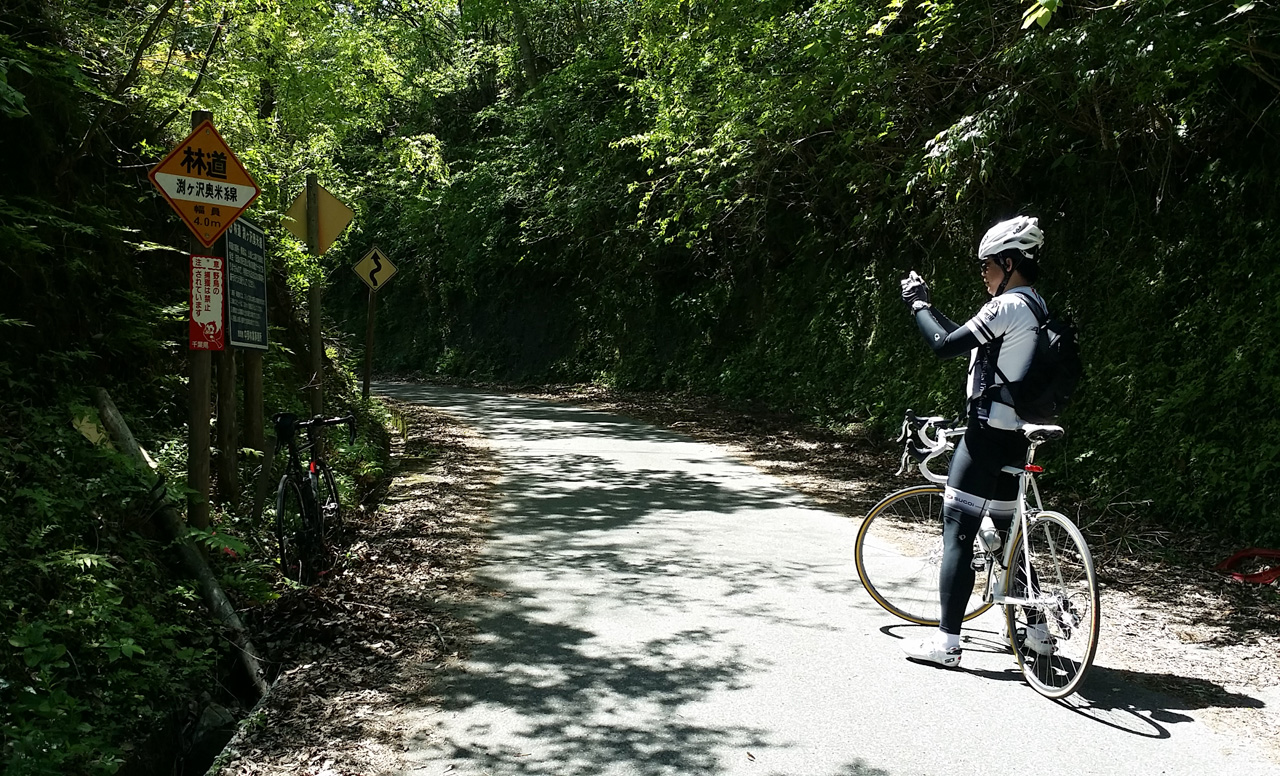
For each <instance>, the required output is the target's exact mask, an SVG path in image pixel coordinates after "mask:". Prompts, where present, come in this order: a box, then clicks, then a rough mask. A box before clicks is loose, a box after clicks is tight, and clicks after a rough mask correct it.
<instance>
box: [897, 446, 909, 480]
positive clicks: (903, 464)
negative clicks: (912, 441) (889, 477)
mask: <svg viewBox="0 0 1280 776" xmlns="http://www.w3.org/2000/svg"><path fill="white" fill-rule="evenodd" d="M910 457H911V456H910V454H909V453H907V451H906V450H903V451H902V459H901V460H900V461H899V462H898V470H897V471H896V472H894V473H893V476H895V477H901V476H902V475H903V474H905V473H906V471H907V464H908V459H910Z"/></svg>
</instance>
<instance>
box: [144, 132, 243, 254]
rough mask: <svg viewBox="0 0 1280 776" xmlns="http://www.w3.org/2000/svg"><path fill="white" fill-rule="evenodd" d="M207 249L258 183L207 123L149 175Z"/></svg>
mask: <svg viewBox="0 0 1280 776" xmlns="http://www.w3.org/2000/svg"><path fill="white" fill-rule="evenodd" d="M147 177H149V178H150V179H151V182H152V183H153V184H155V187H156V188H157V189H159V190H160V193H161V194H163V195H164V198H165V199H166V200H168V201H169V204H170V205H171V206H172V207H173V209H174V210H176V211H177V212H178V215H180V216H182V220H183V221H185V222H186V223H187V226H188V227H189V228H190V229H191V232H192V234H194V235H195V236H196V239H197V240H199V241H200V242H201V244H203V245H204V246H205V247H206V248H208V247H212V246H213V244H214V243H215V242H217V240H218V238H219V237H220V236H222V233H223V232H225V231H226V230H227V227H229V226H231V222H233V221H235V220H236V218H238V217H239V216H240V214H241V213H243V212H244V211H245V209H246V208H248V207H249V205H250V204H251V203H252V202H253V201H254V200H255V199H257V197H258V193H259V189H258V184H256V183H254V182H253V178H252V177H251V176H250V175H249V173H248V172H247V171H246V170H245V169H244V167H243V166H241V164H240V160H239V159H237V158H236V155H235V154H233V153H231V149H230V148H228V147H227V143H226V141H225V140H223V139H222V136H221V135H219V134H218V130H216V129H214V128H213V122H211V121H205V122H202V123H201V124H200V126H198V127H196V129H195V131H194V132H192V133H191V135H190V136H189V137H187V139H186V140H183V141H182V142H181V143H179V144H178V147H177V148H175V149H173V152H172V153H170V154H169V155H168V156H166V157H165V159H164V161H162V162H160V164H157V165H156V166H155V167H154V168H153V169H152V170H151V172H150V173H149V174H148V176H147Z"/></svg>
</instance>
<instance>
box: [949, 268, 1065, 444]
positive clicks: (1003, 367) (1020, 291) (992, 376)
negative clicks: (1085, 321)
mask: <svg viewBox="0 0 1280 776" xmlns="http://www.w3.org/2000/svg"><path fill="white" fill-rule="evenodd" d="M1015 292H1016V293H1015ZM1027 294H1029V295H1031V296H1032V297H1033V298H1034V299H1035V300H1036V302H1038V303H1039V304H1040V309H1041V311H1043V313H1044V314H1045V315H1046V316H1047V315H1048V312H1049V308H1048V306H1047V305H1045V302H1044V299H1043V298H1041V296H1040V295H1039V294H1037V293H1036V291H1035V289H1034V288H1031V287H1030V286H1018V287H1017V288H1016V289H1013V288H1011V289H1008V290H1006V291H1005V292H1004V293H1003V294H1000V295H999V296H995V297H992V298H991V301H989V302H987V303H986V304H985V305H983V306H982V309H981V310H979V311H978V314H977V315H975V316H973V317H972V318H970V319H969V320H968V321H967V322H966V323H965V324H964V326H965V328H967V329H968V330H969V331H970V332H972V333H973V336H974V337H976V338H977V340H978V347H976V348H974V349H973V350H972V351H971V353H970V356H969V386H968V388H969V398H970V399H976V398H978V397H980V396H983V395H984V393H985V391H986V390H987V389H988V388H990V387H991V386H993V385H1003V384H1004V383H1005V379H1007V380H1008V381H1009V382H1017V381H1018V380H1021V379H1022V377H1023V375H1025V374H1026V373H1027V369H1028V368H1029V367H1030V366H1031V358H1032V356H1034V355H1035V352H1036V340H1037V332H1038V330H1039V327H1040V322H1039V320H1038V319H1037V318H1036V314H1035V312H1033V311H1032V309H1031V307H1030V303H1029V302H1028V301H1027V296H1026V295H1027ZM997 370H998V371H997ZM1002 375H1003V377H1002ZM997 405H998V406H993V407H992V408H991V410H990V414H989V417H987V418H985V419H986V420H987V422H988V423H989V424H990V425H992V426H993V427H995V428H1005V429H1014V428H1017V427H1018V417H1017V415H1016V414H1015V413H1014V412H1013V408H1012V407H1009V406H1008V405H999V404H998V403H997Z"/></svg>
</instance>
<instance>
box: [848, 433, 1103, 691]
mask: <svg viewBox="0 0 1280 776" xmlns="http://www.w3.org/2000/svg"><path fill="white" fill-rule="evenodd" d="M1020 430H1021V431H1022V433H1023V434H1025V435H1026V437H1027V439H1028V440H1029V441H1030V443H1031V444H1030V446H1029V447H1028V448H1027V460H1026V464H1025V465H1024V466H1023V467H1022V468H1017V467H1014V466H1006V467H1004V472H1005V473H1006V474H1008V475H1010V476H1012V477H1017V478H1018V498H1017V501H1016V505H1017V514H1016V515H1015V516H1014V519H1013V523H1012V525H1011V527H1010V532H1011V533H1012V534H1013V536H1012V540H1011V541H1009V540H1008V539H1009V537H1001V539H1002V541H1000V542H999V546H996V547H993V548H991V549H988V547H987V545H986V544H984V542H983V537H984V536H986V537H989V536H991V532H989V531H991V529H993V526H992V524H991V522H990V519H989V518H988V517H987V516H986V515H983V529H982V530H980V531H979V535H978V536H977V537H975V538H974V560H973V565H974V569H975V570H976V572H977V573H976V574H975V579H974V587H973V591H972V593H971V595H970V598H969V605H968V608H967V609H966V612H965V617H964V619H965V621H969V620H971V619H973V618H974V617H977V616H978V615H980V614H982V613H983V612H985V611H987V610H988V609H990V608H991V607H992V606H1002V607H1004V618H1005V629H1004V633H1005V638H1007V639H1008V645H1009V648H1010V649H1011V650H1012V651H1013V653H1014V655H1015V656H1016V657H1017V659H1018V666H1019V667H1020V668H1021V670H1022V675H1023V676H1024V677H1025V678H1026V680H1027V683H1028V684H1030V685H1031V686H1032V687H1033V688H1034V689H1035V690H1036V691H1037V692H1039V693H1040V694H1041V695H1044V696H1046V697H1048V698H1063V697H1065V696H1067V695H1070V694H1071V693H1073V692H1075V691H1076V690H1077V689H1078V688H1079V687H1080V684H1081V682H1083V681H1084V677H1085V674H1086V673H1087V672H1088V670H1089V666H1090V665H1092V664H1093V657H1094V653H1095V651H1096V650H1097V647H1098V626H1099V614H1098V580H1097V576H1096V575H1095V573H1094V568H1093V557H1092V556H1091V555H1090V553H1089V546H1088V544H1086V543H1085V540H1084V536H1083V535H1082V534H1081V533H1080V529H1078V528H1077V527H1076V526H1075V524H1074V523H1073V522H1071V520H1070V519H1069V518H1068V517H1067V516H1066V515H1063V514H1062V513H1060V512H1052V511H1048V510H1045V509H1044V508H1043V507H1042V504H1041V501H1040V489H1039V487H1038V486H1037V484H1036V478H1035V475H1037V474H1039V473H1041V472H1042V471H1044V469H1043V468H1042V467H1040V466H1037V465H1036V463H1035V455H1036V448H1037V447H1039V446H1040V445H1041V444H1044V443H1045V442H1049V441H1052V440H1055V439H1059V438H1061V437H1062V435H1063V430H1062V428H1061V427H1060V426H1048V425H1030V424H1028V425H1024V426H1022V427H1021V429H1020ZM963 434H964V428H963V427H962V426H960V424H959V423H958V422H956V421H949V420H947V419H945V418H940V417H925V418H922V417H917V416H916V415H915V414H914V413H913V412H911V411H910V410H907V414H906V417H905V418H904V420H903V422H902V435H901V436H900V437H899V439H898V441H899V442H903V443H904V445H905V447H904V450H903V454H902V465H901V467H900V468H899V469H898V474H899V475H901V474H903V473H904V472H906V471H908V470H909V469H910V468H911V467H912V464H913V463H914V464H915V465H916V466H917V467H918V469H919V471H920V473H921V474H922V475H923V476H924V478H925V479H926V480H927V481H928V482H927V483H925V484H919V485H913V486H911V487H908V488H903V489H902V490H899V491H896V492H894V493H891V494H890V495H888V496H886V497H885V498H884V499H882V500H881V501H880V503H878V504H876V505H875V506H874V507H872V508H871V511H870V512H868V513H867V517H866V519H865V520H863V523H862V527H861V528H860V529H859V531H858V537H857V540H856V542H855V550H854V556H855V559H856V561H857V565H858V577H859V579H861V580H862V584H863V585H864V586H865V587H866V589H867V592H868V593H870V594H871V597H872V598H873V599H875V601H876V603H878V604H880V605H881V606H883V607H884V608H885V610H887V611H889V612H890V613H892V614H894V615H897V616H898V617H901V618H902V619H904V620H907V621H908V622H913V623H917V624H919V625H933V626H936V625H938V621H939V617H940V614H941V603H940V601H939V597H938V574H939V570H940V568H941V564H942V496H943V488H942V486H943V485H944V484H945V483H946V481H947V477H946V475H945V474H937V473H935V472H933V471H932V470H931V469H930V465H931V464H934V465H939V464H945V462H946V461H947V460H949V454H950V453H951V451H952V450H953V449H954V448H955V439H957V438H958V437H960V436H962V435H963ZM993 544H995V543H994V542H993Z"/></svg>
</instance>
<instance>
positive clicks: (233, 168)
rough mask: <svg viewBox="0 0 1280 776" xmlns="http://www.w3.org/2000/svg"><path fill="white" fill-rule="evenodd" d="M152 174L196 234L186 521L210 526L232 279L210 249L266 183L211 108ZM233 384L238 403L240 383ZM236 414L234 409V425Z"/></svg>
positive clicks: (196, 115) (195, 116) (228, 370)
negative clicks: (219, 356) (244, 161)
mask: <svg viewBox="0 0 1280 776" xmlns="http://www.w3.org/2000/svg"><path fill="white" fill-rule="evenodd" d="M147 177H148V178H150V179H151V183H152V184H153V185H154V186H155V187H156V188H157V189H159V191H160V193H161V194H162V195H164V198H165V200H166V201H168V203H169V205H170V206H171V207H172V208H173V209H174V211H175V212H177V213H178V215H179V216H181V217H182V220H183V222H184V223H186V225H187V228H189V229H190V230H191V234H192V236H193V238H194V239H193V245H192V251H191V253H192V256H191V316H190V321H191V322H190V324H189V330H190V338H189V339H190V344H189V350H190V356H189V358H190V369H191V383H190V386H189V399H190V402H191V406H190V409H189V412H190V414H189V416H188V420H187V446H188V450H187V487H188V488H189V489H190V491H191V495H190V497H189V499H188V504H187V520H188V522H189V523H190V524H191V525H194V526H196V527H198V528H208V526H209V400H210V396H211V393H212V390H211V385H210V383H211V380H212V367H211V363H210V353H211V351H223V348H224V346H225V328H224V326H223V322H224V316H223V299H222V296H223V289H224V288H225V277H226V272H225V266H224V264H223V261H224V257H223V256H221V255H218V254H220V253H222V251H214V250H209V249H211V248H213V247H214V244H215V243H216V242H217V241H218V238H219V237H221V236H222V234H223V232H225V231H226V230H227V229H228V228H229V227H230V226H231V224H232V223H234V222H235V220H236V219H237V218H239V217H240V214H241V213H243V212H244V211H245V209H246V208H248V207H249V205H251V204H252V203H253V201H254V200H255V199H257V198H258V194H259V193H260V189H259V188H258V185H257V184H256V183H254V182H253V178H252V177H250V175H249V173H248V172H247V171H245V169H244V167H243V166H241V164H240V160H239V159H237V158H236V155H235V154H234V153H232V152H231V149H230V148H228V147H227V144H226V142H225V141H224V140H223V139H222V136H221V135H219V134H218V131H217V130H216V129H214V127H213V114H212V113H210V112H209V111H193V112H192V113H191V134H190V135H188V136H187V138H186V139H185V140H183V141H182V142H181V143H179V144H178V146H177V148H174V149H173V151H172V152H170V153H169V155H168V156H166V157H165V158H164V160H163V161H161V162H160V163H159V164H157V165H156V166H155V167H154V168H152V170H151V172H150V173H149V174H148V176H147ZM223 352H224V353H225V352H226V351H223ZM230 361H231V359H230V356H229V354H228V355H227V357H226V358H225V359H224V363H223V365H222V366H223V368H222V369H220V370H219V372H220V376H225V375H226V374H230V375H231V378H232V380H234V374H235V372H234V369H235V367H234V362H232V364H231V365H229V366H228V365H227V362H230ZM224 379H225V377H224ZM232 386H233V388H232V390H231V391H230V394H231V397H232V399H231V400H232V401H233V402H234V397H235V391H234V382H233V383H232ZM220 393H221V391H220ZM224 412H225V409H223V410H221V411H220V412H219V416H220V419H221V416H222V415H223V413H224ZM234 416H235V412H234V409H232V411H231V418H230V421H231V423H232V424H234V422H235V417H234ZM233 454H234V453H233ZM224 463H225V462H224ZM232 465H234V463H233V464H232ZM224 476H225V475H224ZM231 476H232V478H233V479H234V474H233V475H231ZM220 479H222V478H220Z"/></svg>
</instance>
